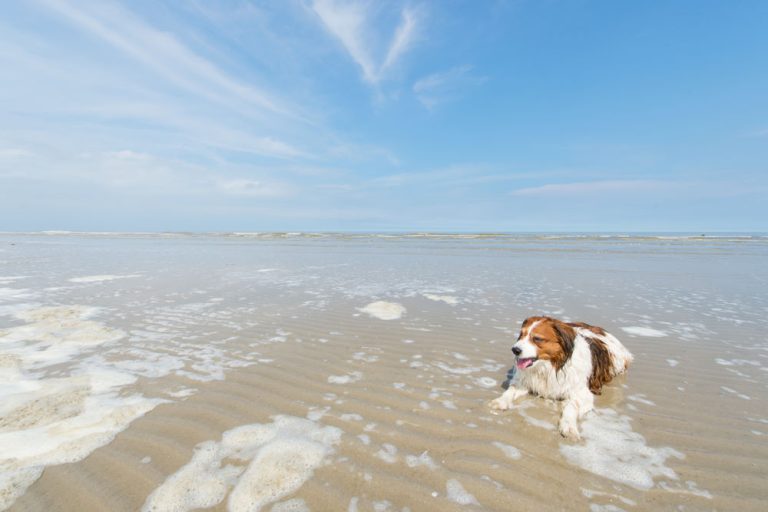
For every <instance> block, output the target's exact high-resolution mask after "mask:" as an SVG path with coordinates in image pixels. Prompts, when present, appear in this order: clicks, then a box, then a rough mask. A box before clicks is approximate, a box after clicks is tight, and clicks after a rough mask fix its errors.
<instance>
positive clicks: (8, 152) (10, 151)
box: [0, 148, 32, 159]
mask: <svg viewBox="0 0 768 512" xmlns="http://www.w3.org/2000/svg"><path fill="white" fill-rule="evenodd" d="M27 156H32V152H31V151H28V150H26V149H22V148H0V158H8V159H12V158H13V159H16V158H24V157H27Z"/></svg>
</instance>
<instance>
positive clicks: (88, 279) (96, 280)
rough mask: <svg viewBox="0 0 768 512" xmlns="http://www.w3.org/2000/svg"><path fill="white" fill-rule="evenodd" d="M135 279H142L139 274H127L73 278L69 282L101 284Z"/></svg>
mask: <svg viewBox="0 0 768 512" xmlns="http://www.w3.org/2000/svg"><path fill="white" fill-rule="evenodd" d="M133 277H141V276H140V275H139V274H126V275H111V274H103V275H98V276H82V277H73V278H72V279H70V280H69V282H70V283H101V282H104V281H114V280H116V279H130V278H133Z"/></svg>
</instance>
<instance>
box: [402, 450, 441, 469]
mask: <svg viewBox="0 0 768 512" xmlns="http://www.w3.org/2000/svg"><path fill="white" fill-rule="evenodd" d="M405 463H406V464H407V465H408V467H409V468H415V467H418V466H426V467H428V468H429V469H437V464H435V461H434V460H432V457H430V456H429V453H427V452H426V451H425V452H422V453H421V455H418V456H416V455H407V456H406V457H405Z"/></svg>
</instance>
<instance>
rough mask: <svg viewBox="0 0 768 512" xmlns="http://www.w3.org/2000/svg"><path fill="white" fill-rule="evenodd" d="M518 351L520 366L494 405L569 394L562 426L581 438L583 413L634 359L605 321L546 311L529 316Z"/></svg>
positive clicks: (565, 431) (565, 397) (515, 347)
mask: <svg viewBox="0 0 768 512" xmlns="http://www.w3.org/2000/svg"><path fill="white" fill-rule="evenodd" d="M512 351H513V352H514V353H515V358H516V365H517V372H516V373H515V376H514V378H513V379H512V382H511V383H510V385H509V388H508V389H507V390H506V391H505V392H504V394H502V395H501V396H500V397H499V398H497V399H496V400H493V401H492V402H491V408H492V409H495V410H506V409H509V408H510V407H512V403H513V402H514V401H515V400H516V399H517V398H519V397H521V396H523V395H526V394H528V393H533V394H536V395H539V396H542V397H544V398H552V399H555V400H563V401H564V404H563V412H562V415H561V416H560V424H559V428H560V433H561V434H562V435H563V436H565V437H568V438H570V439H579V426H578V419H579V418H581V417H582V416H584V415H585V414H586V413H588V412H589V411H591V410H592V408H593V405H594V395H599V394H600V393H601V390H602V387H603V385H604V384H607V383H608V382H610V381H611V379H613V377H614V376H616V375H618V374H620V373H622V372H624V371H625V370H626V369H627V368H628V367H629V364H630V363H631V362H632V359H633V356H632V354H631V353H630V352H629V350H627V349H626V347H624V345H622V344H621V342H620V341H619V340H617V339H616V338H615V337H614V336H613V335H611V334H608V333H607V332H605V331H604V330H603V329H602V328H600V327H594V326H592V325H588V324H584V323H566V322H562V321H560V320H556V319H554V318H550V317H546V316H535V317H531V318H527V319H526V320H525V321H524V322H523V326H522V328H521V329H520V335H519V336H518V338H517V341H516V342H515V344H514V345H513V346H512Z"/></svg>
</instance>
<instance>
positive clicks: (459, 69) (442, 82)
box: [413, 65, 487, 109]
mask: <svg viewBox="0 0 768 512" xmlns="http://www.w3.org/2000/svg"><path fill="white" fill-rule="evenodd" d="M471 71H472V66H467V65H464V66H456V67H454V68H451V69H449V70H447V71H441V72H439V73H433V74H431V75H427V76H425V77H423V78H421V79H419V80H417V81H416V82H415V83H414V84H413V92H414V94H416V98H417V99H418V100H419V101H420V102H421V104H422V105H424V106H425V107H427V108H428V109H433V108H435V107H436V106H437V105H439V104H441V103H445V102H448V101H452V100H455V99H457V98H458V97H459V96H461V95H462V94H463V93H464V91H465V90H467V89H468V88H470V87H472V86H476V85H480V84H482V83H483V82H485V81H486V80H487V77H484V76H473V75H472V73H471Z"/></svg>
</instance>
